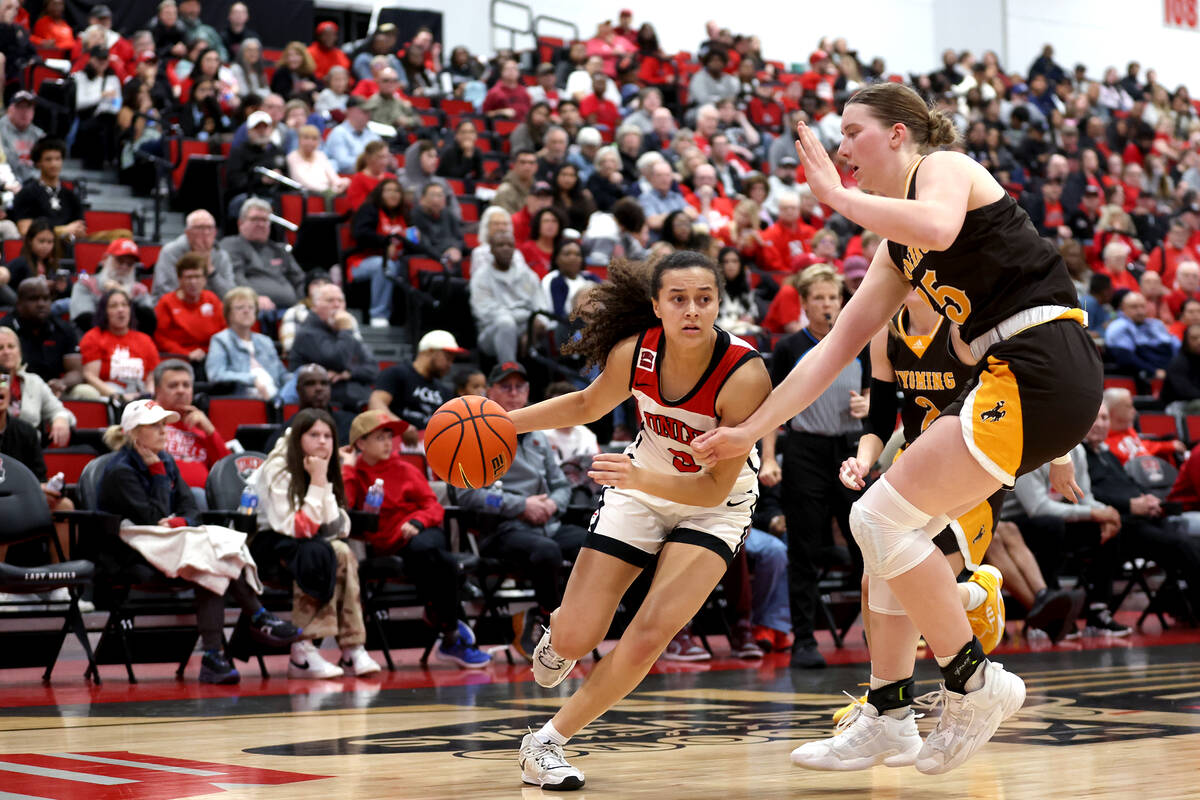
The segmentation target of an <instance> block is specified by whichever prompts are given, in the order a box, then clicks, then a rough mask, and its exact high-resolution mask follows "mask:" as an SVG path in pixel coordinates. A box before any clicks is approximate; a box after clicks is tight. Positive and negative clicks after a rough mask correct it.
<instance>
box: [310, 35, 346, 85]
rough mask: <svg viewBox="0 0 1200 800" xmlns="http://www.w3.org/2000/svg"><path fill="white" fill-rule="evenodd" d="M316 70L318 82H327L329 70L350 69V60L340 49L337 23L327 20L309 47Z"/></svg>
mask: <svg viewBox="0 0 1200 800" xmlns="http://www.w3.org/2000/svg"><path fill="white" fill-rule="evenodd" d="M308 52H309V55H311V56H312V58H313V62H314V63H315V64H316V69H315V70H313V74H314V75H316V76H317V80H322V81H323V80H325V76H326V75H327V74H328V73H329V70H331V69H333V68H334V67H344V68H345V69H347V70H349V69H350V58H349V57H348V56H347V55H346V54H345V53H343V52H342V49H341V48H340V47H338V26H337V23H336V22H330V21H329V20H326V21H324V22H322V23H321V24H320V25H318V26H317V40H316V41H315V42H313V43H312V44H310V45H309V46H308Z"/></svg>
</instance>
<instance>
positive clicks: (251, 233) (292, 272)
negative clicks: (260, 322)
mask: <svg viewBox="0 0 1200 800" xmlns="http://www.w3.org/2000/svg"><path fill="white" fill-rule="evenodd" d="M220 248H221V250H222V251H224V252H225V254H226V255H228V256H229V261H230V263H231V265H232V268H233V279H234V285H236V286H249V287H250V288H251V289H253V290H254V291H255V292H257V293H258V307H259V310H260V311H275V310H276V309H283V308H288V307H289V306H292V305H295V303H296V299H297V298H298V297H299V296H300V291H301V289H302V288H303V285H304V270H302V269H300V265H299V264H298V263H296V257H295V256H293V255H292V253H291V251H290V250H288V248H286V247H284V245H283V244H282V243H280V242H275V241H272V240H271V205H270V203H268V202H267V201H266V200H262V199H259V198H251V199H249V200H247V201H246V202H245V203H243V204H242V208H241V212H240V213H239V214H238V232H237V234H236V235H234V236H226V237H225V238H224V239H222V240H221V243H220Z"/></svg>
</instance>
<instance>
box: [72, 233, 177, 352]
mask: <svg viewBox="0 0 1200 800" xmlns="http://www.w3.org/2000/svg"><path fill="white" fill-rule="evenodd" d="M139 263H141V259H140V257H139V255H138V247H137V245H136V244H135V243H134V241H133V240H132V239H114V240H113V241H112V242H111V243H110V244H109V245H108V247H107V248H106V249H105V251H104V258H103V259H101V261H100V269H99V270H97V271H96V273H95V274H94V275H80V276H79V277H78V278H77V279H76V281H75V287H74V288H73V289H72V290H71V308H70V314H71V321H72V322H74V323H75V327H77V328H79V330H87V329H88V328H90V327H91V326H92V316H93V315H94V314H95V313H96V304H97V302H98V301H99V300H100V298H101V296H103V295H104V294H106V293H108V292H111V291H113V290H114V289H120V290H122V291H124V292H125V293H126V294H127V295H128V296H129V297H130V298H131V300H132V302H133V304H134V312H135V313H136V315H137V320H138V328H139V329H140V330H141V331H143V332H145V333H153V332H154V329H155V326H156V321H155V317H154V302H153V300H152V299H151V297H150V292H149V290H147V289H146V287H145V286H144V285H142V283H141V282H139V281H138V280H137V275H136V274H135V267H136V265H137V264H139Z"/></svg>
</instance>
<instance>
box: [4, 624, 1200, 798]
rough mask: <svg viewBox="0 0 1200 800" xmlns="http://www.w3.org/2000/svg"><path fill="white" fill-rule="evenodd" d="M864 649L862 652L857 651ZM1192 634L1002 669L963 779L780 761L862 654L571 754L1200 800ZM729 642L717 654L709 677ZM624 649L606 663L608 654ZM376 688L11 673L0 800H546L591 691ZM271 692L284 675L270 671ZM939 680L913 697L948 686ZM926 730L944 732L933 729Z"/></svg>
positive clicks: (683, 675) (1024, 660)
mask: <svg viewBox="0 0 1200 800" xmlns="http://www.w3.org/2000/svg"><path fill="white" fill-rule="evenodd" d="M851 640H852V641H854V642H858V641H860V637H859V636H858V634H857V633H852V634H851ZM1198 642H1200V632H1198V631H1196V630H1187V629H1177V630H1172V631H1168V632H1167V633H1166V634H1153V635H1148V636H1142V635H1138V634H1135V635H1134V636H1132V637H1129V638H1128V639H1125V640H1119V639H1117V640H1114V639H1108V640H1100V639H1083V640H1079V641H1077V642H1071V643H1068V644H1066V645H1064V646H1060V647H1058V648H1048V647H1045V648H1043V649H1042V650H1041V651H1038V652H1035V651H1030V650H1029V649H1028V648H1026V647H1025V646H1024V642H1022V641H1021V640H1020V639H1016V640H1015V642H1014V646H1009V647H1005V648H1002V649H1001V650H1000V651H999V652H1000V655H999V660H1001V661H1002V662H1003V663H1005V664H1006V666H1008V667H1009V668H1010V669H1013V670H1015V671H1017V672H1018V673H1019V674H1020V675H1022V676H1023V677H1024V678H1025V680H1026V682H1027V685H1028V700H1027V701H1026V704H1025V707H1024V709H1023V710H1022V711H1021V712H1020V713H1019V715H1018V716H1017V717H1016V718H1015V719H1013V720H1010V721H1009V722H1008V723H1006V724H1005V725H1004V726H1003V727H1002V728H1001V730H1000V732H999V733H998V734H997V736H996V738H995V739H993V741H992V742H991V743H990V744H989V745H988V746H987V747H985V748H984V749H983V750H982V751H981V752H980V753H979V754H978V755H977V756H976V757H975V758H974V759H973V760H972V761H970V762H969V763H968V764H967V765H966V766H965V767H963V768H960V769H958V770H956V771H954V772H951V773H949V774H947V775H943V776H938V777H928V776H924V775H921V774H920V773H918V772H916V771H915V770H914V769H912V768H905V769H888V768H884V767H880V768H876V769H875V770H871V771H867V772H854V773H816V772H807V771H804V770H800V769H797V768H794V767H792V766H791V765H790V763H789V761H788V753H789V751H790V750H791V749H792V748H794V747H796V746H797V745H799V744H800V743H802V742H804V741H806V740H808V739H812V738H820V737H823V736H826V735H828V733H829V731H830V730H831V727H832V726H831V722H830V713H831V712H832V711H833V710H834V709H835V708H837V707H839V706H841V705H842V704H843V702H844V701H845V700H844V696H843V695H841V691H842V690H843V689H847V690H850V691H854V692H857V691H861V690H857V689H856V686H855V684H857V683H858V682H860V681H862V680H863V679H864V678H865V677H866V674H867V673H866V670H865V669H864V667H863V665H862V663H861V660H862V658H863V657H864V656H865V652H864V651H863V650H862V649H861V648H856V647H849V648H847V649H845V650H842V651H837V652H834V651H832V649H831V648H829V649H826V652H827V653H828V654H829V655H830V656H831V661H836V662H837V663H832V664H831V666H830V667H829V668H828V669H825V670H821V671H799V670H790V669H788V666H787V657H786V655H783V654H776V655H772V656H769V657H768V658H767V659H765V660H764V661H762V662H749V663H747V662H740V661H733V660H728V659H725V660H722V659H721V658H717V659H715V660H714V661H712V662H709V663H707V664H699V665H694V664H689V665H671V664H665V663H663V662H660V663H659V666H658V667H657V668H656V670H655V673H654V674H652V675H651V676H650V677H648V678H647V679H646V681H645V682H644V683H643V685H642V686H641V687H640V688H639V689H638V691H637V692H636V693H635V694H634V695H632V696H631V697H630V698H628V699H627V700H626V702H624V703H622V704H621V705H620V706H619V707H617V708H616V709H614V710H613V711H612V712H610V713H609V714H608V715H606V716H605V717H604V718H602V719H601V720H600V721H599V722H598V723H596V724H595V725H593V726H592V727H591V728H590V729H588V730H587V731H585V732H584V733H583V734H582V735H580V736H578V737H576V738H575V739H573V740H572V741H571V742H570V744H569V745H568V751H569V755H570V756H572V757H573V759H574V763H575V764H576V765H577V766H578V767H580V768H581V769H583V770H584V771H585V773H586V776H587V780H588V784H587V786H586V787H585V788H584V789H583V790H582V791H580V792H577V793H575V794H576V796H577V797H589V796H590V797H613V798H627V797H646V798H650V797H655V798H720V800H731V799H732V798H742V797H745V798H755V799H756V800H757V799H758V798H776V797H778V798H795V797H804V798H808V799H810V800H816V799H817V798H835V799H838V800H840V799H842V798H880V799H882V798H888V799H889V800H890V799H892V798H922V799H923V800H929V799H930V798H968V797H969V798H981V799H989V798H994V799H1005V800H1033V799H1034V798H1052V797H1062V796H1067V797H1070V798H1072V800H1083V799H1084V798H1133V797H1136V796H1137V795H1138V794H1139V793H1144V794H1148V795H1149V796H1152V797H1154V798H1156V800H1157V799H1158V798H1193V797H1200V646H1198V644H1197V643H1198ZM723 645H724V642H722V641H720V640H716V641H715V642H714V648H715V649H716V650H717V652H718V656H719V655H720V654H721V653H722V652H723V651H724V648H723ZM610 646H611V645H610ZM401 655H402V657H401V661H400V664H399V669H398V670H397V671H396V672H394V673H390V674H388V673H386V672H385V674H384V675H382V676H380V677H378V678H376V679H369V678H363V679H345V680H337V681H324V682H310V681H289V680H287V679H286V678H280V677H272V678H268V679H262V678H260V677H259V676H258V675H257V674H256V673H255V672H254V670H252V669H248V668H244V669H243V670H242V672H243V679H242V683H241V685H240V686H235V687H214V686H203V685H200V684H199V683H197V682H196V681H195V680H194V672H195V670H196V669H197V665H196V661H197V660H198V659H193V663H192V664H191V665H190V670H189V672H190V673H192V674H190V675H189V679H188V680H185V681H176V680H175V679H174V677H173V674H172V669H171V668H170V667H168V666H165V665H164V666H159V667H153V666H149V667H147V666H143V667H140V668H139V674H140V676H141V682H140V683H139V684H137V685H130V684H128V683H127V682H126V681H125V679H124V675H123V671H122V670H120V669H119V668H116V667H106V668H104V673H103V674H104V677H105V683H104V685H103V686H100V687H94V686H90V685H88V684H85V683H84V682H83V681H82V679H81V678H80V677H79V676H80V673H81V672H82V668H83V662H82V661H71V660H69V659H64V660H62V661H60V663H59V665H58V668H57V670H56V672H55V680H54V682H53V683H52V684H50V685H49V686H43V685H42V684H41V682H40V681H39V680H38V674H39V673H38V672H37V671H35V670H8V671H5V672H3V673H0V731H2V734H0V737H2V738H0V800H22V799H25V798H53V799H54V800H76V799H78V800H83V799H84V798H87V799H88V800H110V799H111V800H116V799H117V798H120V799H121V800H171V799H172V798H183V797H196V796H203V795H209V794H215V793H223V794H224V795H226V796H228V797H230V798H279V799H280V800H284V799H286V800H293V799H294V800H305V799H307V798H320V799H321V800H326V798H345V799H346V800H365V799H366V798H387V799H388V800H397V799H399V798H405V799H408V800H418V799H419V798H463V799H464V800H465V799H467V798H472V799H473V798H502V797H524V798H531V797H538V796H541V790H539V789H536V788H533V787H528V786H523V785H522V783H521V781H520V772H519V770H518V768H517V766H516V757H515V754H516V747H517V745H518V743H519V741H520V737H521V736H522V735H523V734H524V732H525V730H526V726H529V725H533V726H538V725H540V724H541V723H542V722H544V721H545V719H547V718H548V717H549V716H550V714H551V713H553V710H554V708H555V707H556V705H557V703H558V702H560V699H561V697H563V696H565V695H566V694H567V693H568V692H569V691H571V688H572V687H573V686H574V685H577V684H578V680H579V678H581V677H582V675H583V674H585V673H586V671H587V669H588V668H589V667H590V662H584V663H582V664H581V665H580V666H579V667H578V668H577V669H578V670H579V672H578V673H576V675H575V676H573V677H572V679H571V680H569V681H568V682H567V683H565V684H564V685H563V686H561V687H559V688H558V689H555V690H544V689H541V688H540V687H538V686H537V685H535V684H534V683H533V682H532V681H531V680H530V674H529V671H528V668H527V667H521V666H519V665H518V666H509V665H508V664H507V663H504V661H503V659H500V660H499V661H498V663H495V664H493V665H492V666H490V667H489V668H488V669H486V670H482V671H479V672H468V671H465V670H459V669H457V668H455V667H452V666H443V665H437V666H433V665H431V666H430V667H429V668H428V669H422V668H421V667H419V666H418V665H417V664H416V659H417V654H416V652H415V651H405V652H404V653H402V654H401ZM268 666H269V667H270V668H271V670H272V671H273V672H274V673H275V674H276V675H282V674H284V672H285V664H284V661H283V659H282V658H276V659H271V660H268ZM936 675H937V673H936V669H935V667H934V665H933V663H932V661H929V660H925V661H923V662H922V663H920V664H919V665H918V672H917V678H918V681H919V685H918V690H919V691H928V690H932V689H933V688H934V687H935V685H936ZM920 724H921V728H922V731H923V732H924V731H926V730H927V729H928V728H929V727H931V726H932V721H931V720H928V719H927V720H922V721H921V723H920Z"/></svg>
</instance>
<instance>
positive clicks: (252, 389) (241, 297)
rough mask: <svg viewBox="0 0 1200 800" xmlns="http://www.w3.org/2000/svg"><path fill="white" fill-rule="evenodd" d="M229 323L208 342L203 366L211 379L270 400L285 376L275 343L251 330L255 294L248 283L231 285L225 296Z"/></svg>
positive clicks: (285, 369) (225, 309) (285, 378)
mask: <svg viewBox="0 0 1200 800" xmlns="http://www.w3.org/2000/svg"><path fill="white" fill-rule="evenodd" d="M224 311H225V321H226V322H227V323H228V327H227V328H225V330H222V331H218V332H217V333H215V334H213V337H212V338H211V339H210V340H209V342H208V355H207V356H206V357H205V359H204V370H205V372H206V373H207V375H208V380H209V381H210V382H212V383H232V384H234V385H235V386H236V391H238V392H240V393H242V394H246V395H250V396H252V397H258V398H259V399H261V400H266V401H267V402H270V403H273V402H274V401H275V398H276V397H277V396H278V394H279V390H280V388H282V387H283V385H284V384H285V383H287V380H288V377H289V376H288V372H287V368H286V367H284V366H283V362H282V361H280V360H279V356H278V355H277V354H276V352H275V344H274V343H273V342H272V341H271V340H270V339H268V338H267V337H266V336H264V335H263V334H261V333H255V332H254V324H255V322H256V321H257V319H258V294H257V293H256V292H255V291H254V290H253V289H251V288H250V287H248V286H238V287H237V288H235V289H230V290H229V291H228V292H227V293H226V294H225V298H224Z"/></svg>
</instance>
